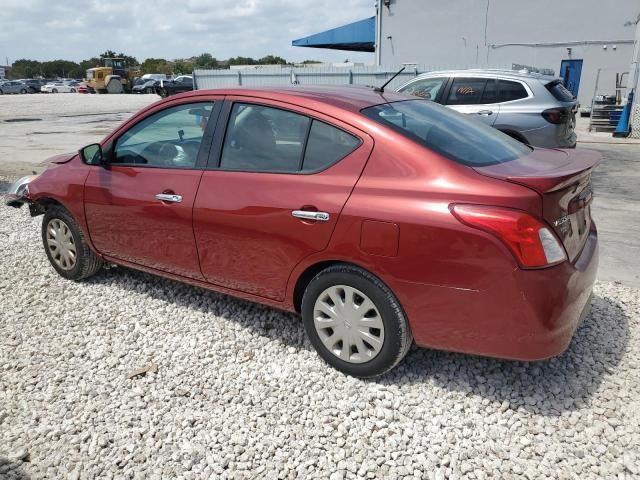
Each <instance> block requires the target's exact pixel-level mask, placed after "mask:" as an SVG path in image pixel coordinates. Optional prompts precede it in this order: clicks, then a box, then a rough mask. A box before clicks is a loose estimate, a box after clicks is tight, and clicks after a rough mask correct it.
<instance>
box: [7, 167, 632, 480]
mask: <svg viewBox="0 0 640 480" xmlns="http://www.w3.org/2000/svg"><path fill="white" fill-rule="evenodd" d="M1 180H2V179H0V181H1ZM40 221H41V219H40V218H35V219H32V218H30V217H29V216H28V212H26V211H25V210H22V211H18V210H14V209H9V208H6V207H4V206H2V207H0V478H7V479H9V478H21V476H24V475H28V476H30V477H31V478H44V477H47V478H80V479H84V478H107V479H108V478H131V479H137V478H149V479H166V478H193V479H196V478H230V479H231V478H233V479H236V478H238V479H241V478H269V479H270V478H282V479H295V478H322V479H326V478H331V479H354V478H434V479H456V478H460V479H462V478H469V479H472V478H475V479H482V478H488V479H490V478H530V479H533V478H545V477H546V478H567V479H573V478H580V479H581V480H584V479H596V478H598V479H599V478H611V479H614V478H637V476H638V475H640V467H639V465H640V455H639V446H640V382H639V379H640V330H639V328H640V325H639V324H640V291H638V290H636V289H631V288H627V287H625V286H622V285H619V284H598V285H597V286H596V289H595V296H594V301H593V308H592V313H591V314H590V316H589V317H588V318H587V319H586V320H585V322H584V323H583V324H582V325H581V326H580V328H579V330H578V332H577V333H576V336H575V338H574V340H573V342H572V344H571V346H570V348H569V350H568V351H567V352H566V353H565V354H564V355H562V356H560V357H558V358H555V359H552V360H550V361H547V362H540V363H523V362H508V361H499V360H492V359H486V358H478V357H472V356H468V355H460V354H453V353H446V352H437V351H431V350H423V349H417V348H414V349H413V350H412V351H411V353H410V354H409V355H408V356H407V358H406V360H405V361H404V362H403V363H402V364H401V365H400V366H399V367H398V368H396V369H395V370H393V371H392V372H391V373H390V374H388V375H386V376H385V377H383V378H380V379H377V380H373V381H361V380H357V379H354V378H350V377H346V376H344V375H342V374H341V373H339V372H337V371H336V370H333V369H331V368H330V367H328V366H327V365H325V364H324V363H323V362H322V361H321V360H320V358H319V357H318V356H317V355H316V354H315V352H314V351H313V350H312V348H311V346H310V345H309V343H308V342H307V341H306V339H305V336H304V332H303V328H302V324H301V322H300V320H299V318H298V317H296V316H295V315H291V314H286V313H282V312H279V311H276V310H272V309H269V308H266V307H263V306H259V305H255V304H251V303H247V302H243V301H240V300H235V299H232V298H230V297H226V296H223V295H218V294H216V293H213V292H208V291H205V290H202V289H198V288H193V287H190V286H186V285H182V284H179V283H176V282H172V281H169V280H164V279H161V278H157V277H153V276H150V275H147V274H143V273H139V272H135V271H131V270H128V269H124V268H116V269H110V270H107V271H104V272H101V273H100V274H98V275H97V276H96V277H94V278H92V279H90V280H88V281H85V282H82V283H74V282H69V281H66V280H64V279H62V278H61V277H59V276H58V275H57V274H56V273H55V272H54V270H53V268H51V267H50V266H49V264H48V262H47V259H46V257H45V255H44V252H43V251H42V247H41V244H40ZM152 365H155V366H157V369H156V368H155V367H154V368H151V369H149V371H147V372H146V373H144V374H139V375H136V376H134V377H133V378H131V379H129V378H128V374H129V373H131V372H132V371H133V370H136V369H138V368H141V367H148V366H152ZM23 453H28V454H27V455H24V456H23ZM20 457H22V458H20Z"/></svg>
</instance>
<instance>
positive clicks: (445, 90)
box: [436, 75, 453, 105]
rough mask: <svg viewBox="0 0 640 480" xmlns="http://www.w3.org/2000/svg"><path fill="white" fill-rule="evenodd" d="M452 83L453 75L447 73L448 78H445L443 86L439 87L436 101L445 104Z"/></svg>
mask: <svg viewBox="0 0 640 480" xmlns="http://www.w3.org/2000/svg"><path fill="white" fill-rule="evenodd" d="M452 83H453V75H449V78H447V81H446V83H445V85H444V88H442V89H440V90H441V91H440V92H438V93H439V94H440V95H439V98H438V99H437V100H436V103H439V104H440V105H447V98H449V90H451V84H452Z"/></svg>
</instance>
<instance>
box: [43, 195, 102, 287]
mask: <svg viewBox="0 0 640 480" xmlns="http://www.w3.org/2000/svg"><path fill="white" fill-rule="evenodd" d="M56 219H58V220H61V221H62V222H64V223H65V224H66V225H67V226H68V228H69V231H70V233H71V235H72V237H73V242H74V244H75V248H76V262H75V265H74V266H73V268H72V269H70V270H65V269H63V268H61V267H60V266H59V265H58V264H57V263H56V262H55V261H54V259H53V256H52V254H51V251H50V250H49V247H48V245H47V226H48V225H49V223H50V222H51V221H52V220H56ZM42 244H43V246H44V250H45V252H46V254H47V258H48V259H49V262H50V263H51V266H53V268H54V269H55V270H56V272H58V273H59V274H60V276H62V277H64V278H67V279H69V280H76V281H78V280H83V279H85V278H88V277H90V276H92V275H95V274H96V273H97V272H98V271H99V270H100V268H102V259H101V258H100V257H98V256H97V255H96V254H95V253H93V252H92V251H91V249H90V248H89V245H88V244H87V241H86V239H85V237H84V233H83V232H82V230H81V229H80V228H79V227H78V224H77V223H76V221H75V220H74V219H73V217H72V216H71V214H70V213H69V212H68V211H67V210H66V209H65V208H64V207H61V206H57V205H56V206H52V207H50V208H48V209H47V211H46V213H45V214H44V217H43V219H42Z"/></svg>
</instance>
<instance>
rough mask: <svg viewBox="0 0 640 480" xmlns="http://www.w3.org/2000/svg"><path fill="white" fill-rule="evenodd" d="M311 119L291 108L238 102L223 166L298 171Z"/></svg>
mask: <svg viewBox="0 0 640 480" xmlns="http://www.w3.org/2000/svg"><path fill="white" fill-rule="evenodd" d="M309 122H311V119H310V118H309V117H306V116H304V115H300V114H298V113H294V112H290V111H288V110H282V109H279V108H272V107H265V106H262V105H251V104H246V103H235V104H234V105H233V108H232V110H231V117H230V118H229V125H228V127H227V132H226V134H225V139H224V144H223V147H222V159H221V163H220V166H221V167H222V168H223V169H225V170H243V171H249V172H296V171H298V170H299V169H300V163H301V159H302V153H303V149H304V142H305V138H306V137H307V130H308V128H309Z"/></svg>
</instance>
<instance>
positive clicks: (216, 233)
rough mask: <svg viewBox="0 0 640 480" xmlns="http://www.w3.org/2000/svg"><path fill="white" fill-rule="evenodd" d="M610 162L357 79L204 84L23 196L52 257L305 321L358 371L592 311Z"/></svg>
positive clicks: (559, 345) (73, 271)
mask: <svg viewBox="0 0 640 480" xmlns="http://www.w3.org/2000/svg"><path fill="white" fill-rule="evenodd" d="M597 162H598V158H597V157H596V156H595V154H593V153H591V152H588V151H581V150H572V151H564V150H543V149H533V148H531V147H528V146H526V145H524V144H521V143H518V142H517V141H515V140H512V139H511V138H509V137H508V136H506V135H504V134H502V133H500V132H499V131H497V130H494V129H492V128H490V127H488V126H485V125H483V124H481V123H480V122H477V121H475V120H473V119H471V118H469V117H465V116H463V115H461V114H458V113H456V112H454V111H451V110H449V109H447V108H446V107H442V106H440V105H437V104H435V103H433V102H430V101H428V100H418V99H415V98H409V97H406V96H403V95H400V94H396V93H381V92H379V91H375V90H373V89H371V88H356V87H313V88H303V87H290V88H273V89H261V90H249V89H247V90H245V89H233V90H209V91H195V92H190V93H186V94H182V95H178V96H175V97H171V98H168V99H166V100H163V101H160V102H158V103H156V104H154V105H151V106H150V107H148V108H146V109H144V110H142V111H141V112H140V113H138V114H137V115H135V116H134V117H133V118H131V119H130V120H129V121H127V122H126V123H124V124H123V125H122V126H120V127H119V128H117V129H116V130H115V131H114V132H113V133H112V134H110V135H109V136H107V137H106V138H105V139H104V140H103V141H102V142H101V143H100V144H94V145H89V146H87V147H85V148H83V149H82V150H80V153H79V154H68V155H59V156H57V157H54V158H52V159H51V164H50V166H49V168H48V169H47V170H46V171H45V172H44V173H42V174H41V175H39V176H36V177H27V178H25V179H21V180H19V181H18V182H17V183H16V184H14V185H13V187H12V189H11V191H10V193H11V194H10V196H9V199H8V201H7V203H8V204H10V205H13V206H20V205H21V204H23V203H29V205H30V211H31V214H32V215H39V214H44V220H43V223H42V241H43V244H44V249H45V252H46V254H47V256H48V257H49V260H50V262H51V264H52V265H53V268H55V269H56V270H57V272H58V273H59V274H60V275H62V276H63V277H65V278H68V279H72V280H81V279H83V278H86V277H89V276H90V275H93V274H95V273H96V272H98V271H99V270H100V267H101V265H102V264H103V263H104V262H109V263H116V264H121V265H125V266H128V267H132V268H136V269H140V270H144V271H147V272H150V273H154V274H158V275H162V276H165V277H169V278H173V279H178V280H182V281H184V282H187V283H191V284H194V285H198V286H201V287H205V288H210V289H213V290H217V291H220V292H223V293H227V294H231V295H235V296H238V297H241V298H245V299H248V300H252V301H256V302H260V303H264V304H267V305H271V306H274V307H278V308H282V309H285V310H291V311H296V312H300V313H301V314H302V320H303V323H304V327H305V330H306V332H307V334H308V336H309V339H310V341H311V343H312V344H313V346H314V347H315V348H316V350H317V351H318V353H319V354H320V355H321V356H322V358H324V360H326V361H327V362H328V363H329V364H331V365H332V366H334V367H336V368H338V369H339V370H342V371H343V372H346V373H348V374H350V375H354V376H358V377H371V376H375V375H379V374H382V373H384V372H385V371H387V370H389V369H391V368H392V367H394V366H395V365H396V364H397V363H398V362H400V361H401V360H402V358H403V357H404V356H405V354H406V353H407V351H408V350H409V347H410V345H411V343H412V342H415V343H416V344H418V345H420V346H424V347H433V348H438V349H445V350H454V351H459V352H467V353H472V354H479V355H489V356H495V357H502V358H510V359H521V360H540V359H545V358H548V357H551V356H554V355H558V354H559V353H561V352H562V351H563V350H565V349H566V348H567V345H568V344H569V342H570V340H571V337H572V335H573V332H574V331H575V329H576V327H577V325H578V323H579V321H580V319H581V317H582V316H583V315H584V313H585V311H586V310H587V307H588V305H589V304H590V296H591V289H592V286H593V283H594V280H595V277H596V270H597V263H598V260H597V259H598V247H597V233H596V228H595V225H594V223H593V221H592V220H591V215H590V204H591V199H592V190H591V171H592V169H593V167H594V166H595V165H596V164H597Z"/></svg>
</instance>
